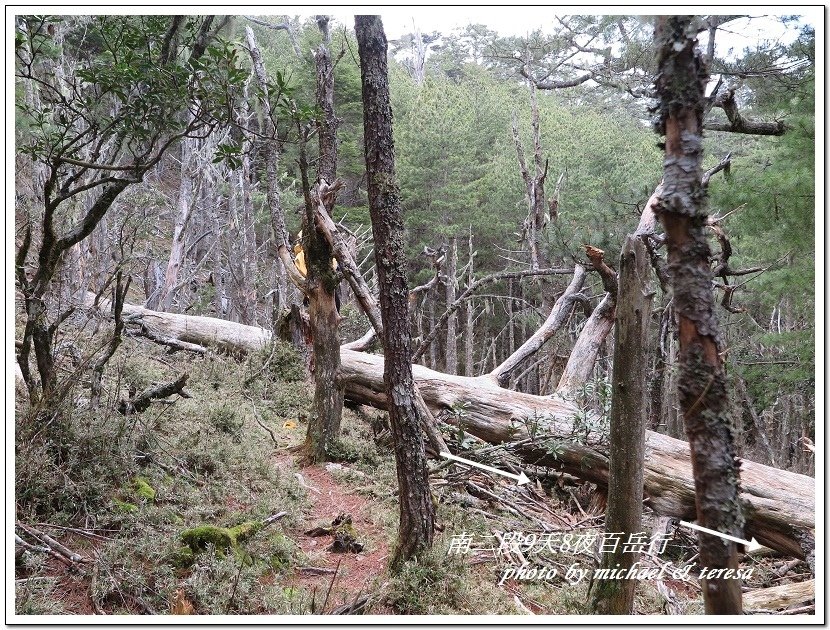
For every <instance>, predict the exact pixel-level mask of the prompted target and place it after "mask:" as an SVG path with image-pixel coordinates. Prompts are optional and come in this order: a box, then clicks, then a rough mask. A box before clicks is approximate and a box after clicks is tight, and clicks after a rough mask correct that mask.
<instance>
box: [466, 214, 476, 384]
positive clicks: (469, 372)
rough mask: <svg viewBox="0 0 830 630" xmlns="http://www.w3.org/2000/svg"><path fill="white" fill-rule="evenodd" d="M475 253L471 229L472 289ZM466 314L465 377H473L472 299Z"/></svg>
mask: <svg viewBox="0 0 830 630" xmlns="http://www.w3.org/2000/svg"><path fill="white" fill-rule="evenodd" d="M474 257H475V252H474V251H473V230H472V226H471V227H470V239H469V258H468V261H467V286H468V287H471V286H472V285H473V282H474V281H475V275H474V274H473V258H474ZM464 312H465V314H466V316H467V320H466V325H465V326H464V376H473V375H474V373H475V366H474V365H473V348H474V347H475V302H474V301H473V299H472V297H470V299H469V300H467V304H466V306H465V307H464Z"/></svg>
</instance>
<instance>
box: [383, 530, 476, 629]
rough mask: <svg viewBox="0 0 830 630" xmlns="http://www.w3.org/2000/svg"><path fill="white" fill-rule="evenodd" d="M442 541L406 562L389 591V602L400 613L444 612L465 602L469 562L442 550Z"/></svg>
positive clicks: (387, 597) (396, 574) (387, 601)
mask: <svg viewBox="0 0 830 630" xmlns="http://www.w3.org/2000/svg"><path fill="white" fill-rule="evenodd" d="M442 552H443V549H442V548H441V545H437V546H436V548H435V549H434V550H433V551H430V552H428V553H425V554H423V555H422V556H421V557H419V558H415V559H413V560H409V561H407V562H404V563H403V564H402V565H401V566H400V568H399V569H398V570H397V571H396V573H395V575H394V577H393V578H392V580H391V581H390V583H389V585H388V587H387V590H386V592H385V600H386V603H387V604H388V605H389V606H391V607H392V609H393V610H394V611H395V612H396V613H397V614H399V615H425V614H442V613H447V612H449V611H457V610H458V609H459V608H460V607H461V606H463V605H464V604H465V603H468V602H465V598H464V595H465V589H466V587H467V584H466V582H465V579H464V578H465V575H466V566H465V565H464V563H463V562H460V561H459V560H458V559H457V558H456V557H455V556H447V555H446V554H445V553H442Z"/></svg>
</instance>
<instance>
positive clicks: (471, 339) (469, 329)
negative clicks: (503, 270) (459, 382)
mask: <svg viewBox="0 0 830 630" xmlns="http://www.w3.org/2000/svg"><path fill="white" fill-rule="evenodd" d="M474 258H475V252H474V251H473V230H472V226H471V227H470V240H469V259H468V261H467V288H469V287H471V286H473V279H474V277H475V276H474V274H473V259H474ZM447 308H449V305H448V306H447ZM464 313H465V315H466V321H465V326H464V376H474V375H475V366H474V365H473V348H474V347H475V303H474V302H473V300H472V299H469V300H467V304H466V305H465V306H464Z"/></svg>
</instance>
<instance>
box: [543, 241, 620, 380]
mask: <svg viewBox="0 0 830 630" xmlns="http://www.w3.org/2000/svg"><path fill="white" fill-rule="evenodd" d="M585 251H586V253H587V255H588V258H589V259H590V261H591V263H592V264H593V265H594V269H595V270H596V271H597V272H598V273H599V275H600V278H602V286H603V288H604V289H605V291H606V293H605V297H603V298H602V301H601V302H600V303H599V305H598V306H597V307H596V308H595V309H594V310H593V312H592V313H591V316H590V317H589V318H588V321H587V322H585V326H584V327H583V328H582V332H581V333H580V334H579V337H578V338H577V340H576V343H575V344H574V347H573V350H571V354H570V356H569V357H568V362H567V364H566V365H565V370H564V371H563V372H562V376H561V377H560V378H559V385H558V386H557V388H556V393H557V394H559V395H560V396H572V395H573V393H574V392H575V391H576V390H577V389H579V388H580V387H582V386H583V385H584V384H585V383H587V382H588V381H589V380H591V375H592V374H593V372H594V364H595V363H596V360H597V356H598V355H599V351H600V348H601V347H602V344H603V342H604V341H605V339H606V337H608V334H609V333H610V332H611V329H612V328H613V327H614V314H615V308H616V304H617V274H616V273H615V272H614V270H613V269H611V268H610V267H609V266H608V265H607V264H606V263H605V261H604V260H603V258H602V255H603V253H604V252H603V251H602V250H601V249H597V248H596V247H591V246H590V245H586V246H585Z"/></svg>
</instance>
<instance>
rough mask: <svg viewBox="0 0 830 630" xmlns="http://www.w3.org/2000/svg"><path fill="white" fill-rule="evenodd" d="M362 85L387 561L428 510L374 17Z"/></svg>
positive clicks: (420, 545) (361, 32)
mask: <svg viewBox="0 0 830 630" xmlns="http://www.w3.org/2000/svg"><path fill="white" fill-rule="evenodd" d="M355 34H356V36H357V42H358V52H359V55H360V74H361V82H362V89H363V125H364V134H363V137H364V147H365V156H366V173H367V179H368V185H367V190H368V193H369V211H370V214H371V217H372V231H373V234H374V240H375V265H376V268H377V273H378V286H379V287H380V309H381V316H382V318H383V328H384V335H383V350H384V357H385V358H386V360H385V362H384V370H383V381H384V387H385V390H386V395H387V397H388V401H389V417H390V422H391V425H392V434H393V438H394V448H395V463H396V467H397V476H398V497H399V503H400V528H399V531H398V542H397V545H396V548H395V552H394V556H393V558H392V566H393V567H400V566H401V564H402V563H403V562H404V561H406V560H409V559H411V558H413V557H417V556H418V555H420V554H421V553H423V552H424V551H425V550H427V549H429V548H430V547H431V546H432V538H433V533H434V526H435V508H434V506H433V504H432V495H431V493H430V488H429V471H428V469H427V465H426V454H425V452H424V440H423V435H422V433H421V429H420V426H419V421H418V411H417V408H416V396H415V383H414V381H413V378H412V364H411V362H410V360H411V356H412V350H411V343H410V325H409V292H408V290H407V285H406V257H405V254H404V243H403V217H402V214H401V207H400V193H399V190H398V186H397V182H396V179H395V153H394V140H393V138H392V108H391V105H390V101H389V83H388V71H387V45H386V35H385V34H384V32H383V24H382V23H381V20H380V18H379V17H378V16H361V15H359V16H356V17H355Z"/></svg>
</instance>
